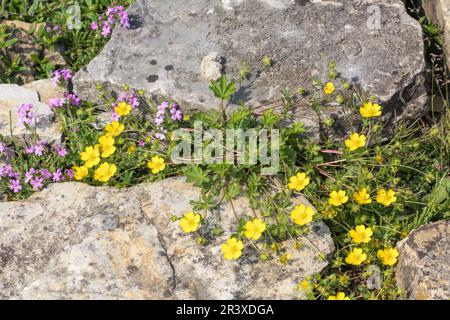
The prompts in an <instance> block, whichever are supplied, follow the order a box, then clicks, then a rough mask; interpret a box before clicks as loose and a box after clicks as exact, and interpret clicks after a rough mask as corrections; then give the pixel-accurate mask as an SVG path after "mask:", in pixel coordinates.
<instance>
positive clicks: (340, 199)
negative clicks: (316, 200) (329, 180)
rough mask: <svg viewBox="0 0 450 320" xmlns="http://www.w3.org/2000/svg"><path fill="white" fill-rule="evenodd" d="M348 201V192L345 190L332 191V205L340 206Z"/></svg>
mask: <svg viewBox="0 0 450 320" xmlns="http://www.w3.org/2000/svg"><path fill="white" fill-rule="evenodd" d="M347 201H348V197H347V194H346V192H345V191H344V190H338V191H333V192H331V193H330V198H329V199H328V203H329V204H331V205H332V206H335V207H339V206H340V205H343V204H344V203H346V202H347Z"/></svg>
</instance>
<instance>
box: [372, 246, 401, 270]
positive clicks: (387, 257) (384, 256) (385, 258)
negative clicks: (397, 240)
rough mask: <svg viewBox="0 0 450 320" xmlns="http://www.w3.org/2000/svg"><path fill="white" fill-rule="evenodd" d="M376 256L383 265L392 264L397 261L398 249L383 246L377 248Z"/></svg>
mask: <svg viewBox="0 0 450 320" xmlns="http://www.w3.org/2000/svg"><path fill="white" fill-rule="evenodd" d="M377 256H378V258H380V260H381V261H382V262H383V264H384V265H386V266H393V265H394V264H396V263H397V257H398V251H397V249H395V248H394V249H392V248H385V249H384V250H378V252H377Z"/></svg>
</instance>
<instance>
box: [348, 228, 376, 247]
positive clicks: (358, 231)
mask: <svg viewBox="0 0 450 320" xmlns="http://www.w3.org/2000/svg"><path fill="white" fill-rule="evenodd" d="M348 235H349V236H350V238H352V241H353V243H358V244H359V243H369V241H370V240H371V239H372V235H373V232H372V229H370V228H366V227H365V226H363V225H359V226H356V228H355V229H352V230H350V231H349V232H348Z"/></svg>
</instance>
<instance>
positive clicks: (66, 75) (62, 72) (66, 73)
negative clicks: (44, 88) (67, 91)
mask: <svg viewBox="0 0 450 320" xmlns="http://www.w3.org/2000/svg"><path fill="white" fill-rule="evenodd" d="M61 78H63V79H64V80H65V81H69V80H70V79H72V71H71V70H69V69H58V70H55V71H53V77H52V84H53V85H54V86H56V85H58V83H59V82H60V81H61Z"/></svg>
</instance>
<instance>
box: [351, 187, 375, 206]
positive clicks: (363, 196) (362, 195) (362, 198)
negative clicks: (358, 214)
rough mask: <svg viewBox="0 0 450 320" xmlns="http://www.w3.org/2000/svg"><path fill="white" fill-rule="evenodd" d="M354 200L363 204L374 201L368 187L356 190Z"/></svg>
mask: <svg viewBox="0 0 450 320" xmlns="http://www.w3.org/2000/svg"><path fill="white" fill-rule="evenodd" d="M353 200H355V201H356V202H357V203H358V204H361V205H362V204H369V203H372V199H370V194H369V193H368V192H367V189H366V188H362V189H361V190H359V191H357V192H355V194H354V195H353Z"/></svg>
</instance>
